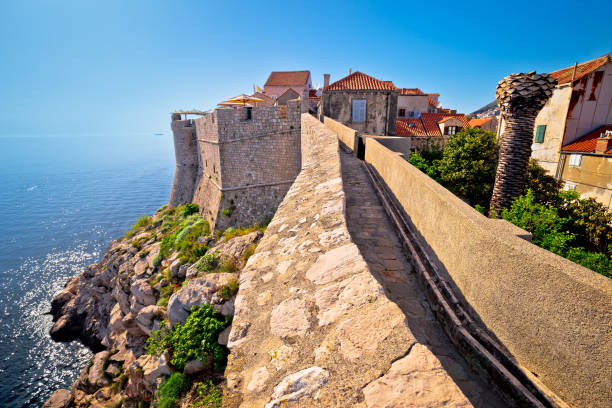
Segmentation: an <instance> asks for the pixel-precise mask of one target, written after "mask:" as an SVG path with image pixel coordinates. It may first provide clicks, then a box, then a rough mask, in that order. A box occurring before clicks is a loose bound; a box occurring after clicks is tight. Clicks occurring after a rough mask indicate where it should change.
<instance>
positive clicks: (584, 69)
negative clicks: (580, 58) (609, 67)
mask: <svg viewBox="0 0 612 408" xmlns="http://www.w3.org/2000/svg"><path fill="white" fill-rule="evenodd" d="M608 62H610V56H609V55H604V56H603V57H599V58H595V59H594V60H591V61H587V62H583V63H582V64H578V66H577V67H576V76H575V77H574V66H573V65H572V66H571V67H567V68H564V69H560V70H558V71H554V72H551V73H550V76H551V77H553V78H556V79H557V83H558V84H559V85H561V84H566V83H569V82H572V77H574V81H578V80H579V79H580V78H582V77H584V76H586V75H588V74H590V73H591V72H593V71H595V70H597V69H598V68H600V67H601V66H603V65H605V64H607V63H608Z"/></svg>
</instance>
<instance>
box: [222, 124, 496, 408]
mask: <svg viewBox="0 0 612 408" xmlns="http://www.w3.org/2000/svg"><path fill="white" fill-rule="evenodd" d="M302 155H303V157H302V163H303V167H302V171H301V172H300V174H299V175H298V177H297V179H296V181H295V183H294V184H293V186H292V187H291V189H290V190H289V192H288V193H287V195H286V197H285V199H284V200H283V202H282V203H281V205H280V206H279V208H278V210H277V212H276V215H275V217H274V219H273V220H272V222H271V223H270V225H269V226H268V229H267V231H266V233H265V235H264V237H263V238H262V240H261V241H260V244H259V246H258V248H257V251H256V253H255V254H254V255H253V256H252V257H251V258H250V259H249V261H248V263H247V265H246V267H245V268H244V269H243V271H242V274H241V277H240V290H239V293H238V296H237V299H236V303H235V315H234V323H233V325H232V330H231V333H230V336H229V342H228V347H229V348H230V350H231V355H230V358H229V362H228V367H227V369H226V378H227V389H226V391H225V393H224V403H223V404H224V406H225V407H242V408H244V407H266V408H273V407H362V408H365V407H413V406H414V407H425V406H427V407H437V406H440V407H442V406H448V407H468V406H476V407H485V406H486V407H496V406H503V405H499V404H498V402H497V400H496V399H495V397H494V396H492V395H490V394H488V392H487V390H486V387H485V386H483V385H482V383H481V382H480V381H479V380H478V379H477V378H476V377H475V376H474V375H472V373H471V372H469V370H467V369H466V368H465V365H464V363H463V361H462V360H461V358H460V357H458V356H456V355H455V354H454V352H453V350H452V348H451V347H450V344H449V343H448V341H447V340H446V338H445V337H444V334H443V333H442V331H441V329H440V327H439V326H438V325H437V322H436V321H435V320H434V318H433V315H432V314H431V312H430V311H429V309H428V306H427V304H426V303H425V301H424V298H423V297H422V296H421V295H420V293H419V292H418V289H417V287H416V284H415V280H414V278H410V271H411V266H410V264H409V263H408V262H407V261H406V259H405V258H403V255H401V249H400V252H399V253H398V252H397V251H398V249H399V248H400V247H399V243H398V242H397V238H395V235H394V232H393V230H392V229H391V227H390V225H389V223H388V222H387V221H386V215H385V214H384V210H383V208H382V207H381V206H380V203H379V202H378V201H377V198H376V196H375V195H368V194H367V189H366V188H365V185H364V184H363V181H364V180H365V181H366V182H367V179H365V177H366V175H365V173H363V169H360V167H359V162H356V165H354V166H353V165H352V164H351V160H349V161H348V162H346V160H345V156H344V154H343V156H342V157H343V161H342V167H341V158H340V156H341V153H340V152H339V146H338V141H337V136H336V135H335V134H334V133H332V132H331V131H329V130H328V129H327V128H326V127H325V126H324V125H322V124H321V123H320V122H318V121H316V120H315V119H314V118H312V117H311V116H309V115H303V116H302ZM346 158H349V159H353V160H357V159H354V158H352V156H348V155H346ZM345 162H346V163H348V164H351V166H348V167H347V166H346V165H345ZM349 167H350V169H349ZM359 169H360V170H361V172H362V173H361V176H359V172H358V170H359ZM345 170H347V171H348V170H350V171H349V172H348V173H347V172H346V171H345ZM370 188H371V187H370ZM372 193H373V191H372ZM355 194H357V195H359V194H361V195H362V196H359V197H358V196H356V195H355ZM364 211H365V212H367V216H366V217H361V215H362V214H363V212H364ZM347 218H348V220H349V224H348V227H347ZM351 220H353V222H351ZM351 224H352V225H353V226H354V227H355V228H353V229H352V230H351ZM349 231H350V232H352V233H353V234H349ZM353 240H355V242H354V241H353ZM356 243H357V245H356ZM360 243H361V244H360ZM407 279H408V280H407ZM485 403H486V405H483V404H485Z"/></svg>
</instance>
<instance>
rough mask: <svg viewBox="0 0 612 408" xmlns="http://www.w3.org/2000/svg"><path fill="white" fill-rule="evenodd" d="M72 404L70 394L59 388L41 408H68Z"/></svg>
mask: <svg viewBox="0 0 612 408" xmlns="http://www.w3.org/2000/svg"><path fill="white" fill-rule="evenodd" d="M71 403H72V394H71V393H70V391H68V390H64V389H62V388H60V389H59V390H57V391H55V392H54V393H53V394H51V396H50V397H49V399H48V400H47V401H46V402H45V404H44V405H43V408H68V407H69V406H70V404H71Z"/></svg>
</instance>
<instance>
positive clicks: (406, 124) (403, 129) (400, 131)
mask: <svg viewBox="0 0 612 408" xmlns="http://www.w3.org/2000/svg"><path fill="white" fill-rule="evenodd" d="M395 134H396V135H398V136H427V133H426V132H425V128H423V122H421V119H419V118H400V119H397V120H396V121H395Z"/></svg>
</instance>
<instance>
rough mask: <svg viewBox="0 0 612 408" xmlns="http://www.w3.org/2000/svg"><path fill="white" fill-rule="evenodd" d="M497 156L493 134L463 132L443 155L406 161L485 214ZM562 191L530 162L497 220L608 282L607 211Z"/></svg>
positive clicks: (611, 246) (611, 227)
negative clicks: (521, 186)
mask: <svg viewBox="0 0 612 408" xmlns="http://www.w3.org/2000/svg"><path fill="white" fill-rule="evenodd" d="M497 151H498V147H497V144H496V142H495V134H494V133H492V132H488V131H484V130H480V129H471V128H468V129H466V130H464V131H462V132H459V133H458V134H457V135H455V136H454V137H453V138H451V139H450V140H449V141H448V143H447V144H446V146H445V147H444V150H440V149H439V148H437V147H436V146H433V147H430V148H429V149H427V150H425V151H423V152H420V153H413V154H411V155H410V158H409V160H408V161H409V162H410V163H411V164H412V165H414V166H415V167H417V168H418V169H420V170H421V171H423V172H424V173H426V174H427V175H429V176H430V177H432V178H433V179H435V180H436V181H438V182H439V183H440V184H442V185H443V186H445V187H446V188H448V189H449V190H450V191H452V192H453V193H455V194H456V195H457V196H459V197H461V198H462V199H464V200H466V201H467V202H468V203H470V204H471V205H473V206H474V207H475V208H476V210H478V211H480V212H481V213H482V214H484V215H487V213H488V211H487V209H488V208H489V201H490V198H491V194H492V191H493V184H494V181H495V171H496V165H497ZM562 187H563V184H562V182H560V181H558V180H555V178H554V177H551V176H549V175H547V174H546V171H545V170H544V169H543V168H541V167H540V166H538V165H537V164H536V163H535V161H531V162H530V163H529V167H528V169H527V180H526V186H525V188H526V191H527V192H526V193H525V195H523V196H521V197H517V198H516V199H515V200H514V201H513V203H512V206H511V207H510V208H508V209H505V210H503V211H502V214H499V215H500V216H501V217H502V218H504V219H506V220H508V221H510V222H512V223H513V224H515V225H517V226H519V227H521V228H523V229H525V230H527V231H529V232H531V233H532V234H533V243H534V244H536V245H538V246H540V247H542V248H545V249H547V250H549V251H551V252H554V253H556V254H558V255H561V256H563V257H566V258H568V259H570V260H571V261H573V262H576V263H578V264H580V265H582V266H585V267H587V268H589V269H592V270H594V271H596V272H599V273H601V274H602V275H605V276H608V277H612V260H611V255H612V212H610V211H609V210H608V209H607V208H606V207H605V206H604V205H602V204H600V203H598V202H597V201H596V200H594V199H592V198H587V199H582V198H580V196H579V195H578V193H576V192H574V191H563V189H562ZM491 215H492V216H496V215H495V214H491Z"/></svg>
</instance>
